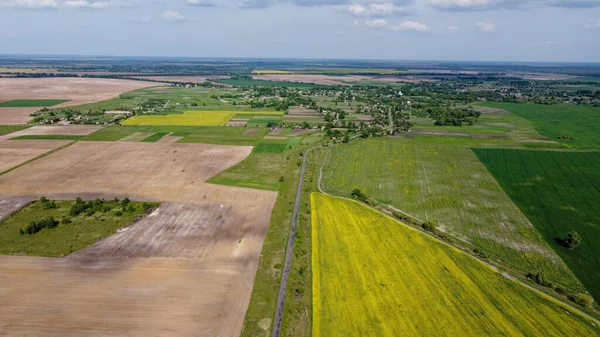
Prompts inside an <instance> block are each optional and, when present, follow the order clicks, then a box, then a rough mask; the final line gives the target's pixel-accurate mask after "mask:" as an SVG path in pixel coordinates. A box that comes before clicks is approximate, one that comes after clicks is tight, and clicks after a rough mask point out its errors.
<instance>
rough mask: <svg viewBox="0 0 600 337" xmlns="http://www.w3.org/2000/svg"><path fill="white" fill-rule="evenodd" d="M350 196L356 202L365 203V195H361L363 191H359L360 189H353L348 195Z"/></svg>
mask: <svg viewBox="0 0 600 337" xmlns="http://www.w3.org/2000/svg"><path fill="white" fill-rule="evenodd" d="M350 195H351V196H352V198H354V199H356V200H360V201H362V202H365V201H367V195H366V194H365V193H363V191H361V190H360V188H355V189H353V190H352V193H350Z"/></svg>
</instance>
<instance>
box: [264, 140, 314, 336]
mask: <svg viewBox="0 0 600 337" xmlns="http://www.w3.org/2000/svg"><path fill="white" fill-rule="evenodd" d="M317 147H318V146H317ZM317 147H312V148H310V149H308V150H307V151H306V152H305V153H304V157H302V169H301V170H300V180H298V191H297V192H296V202H295V203H294V213H293V214H292V224H291V226H290V236H289V237H288V243H287V249H286V251H285V264H284V266H283V274H282V275H281V285H280V287H279V297H278V298H277V307H276V309H275V319H274V320H273V332H272V334H271V336H272V337H279V336H280V335H281V323H282V319H283V308H284V305H285V294H286V291H287V286H288V278H289V275H290V266H291V264H292V254H293V252H294V237H295V236H296V224H297V223H298V210H299V208H300V200H301V199H302V183H303V182H304V172H305V171H306V160H307V158H308V154H309V152H310V151H312V150H313V149H315V148H317Z"/></svg>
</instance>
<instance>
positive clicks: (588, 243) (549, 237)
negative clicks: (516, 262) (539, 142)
mask: <svg viewBox="0 0 600 337" xmlns="http://www.w3.org/2000/svg"><path fill="white" fill-rule="evenodd" d="M475 153H476V154H477V156H478V157H479V158H480V159H481V161H482V162H483V163H484V164H485V165H486V167H487V168H488V169H489V170H490V172H491V173H492V174H493V175H494V176H495V177H496V179H497V180H498V181H499V182H500V184H501V185H502V187H503V188H504V189H505V191H506V192H507V193H508V195H509V196H510V197H511V198H512V199H513V200H514V202H515V203H516V204H517V205H518V206H519V208H520V209H521V210H522V211H523V213H525V215H527V217H528V218H529V220H530V221H531V222H532V223H533V225H534V226H535V228H537V230H538V231H540V233H542V235H543V236H544V238H545V239H546V241H547V242H548V243H549V244H550V245H551V246H552V248H554V250H555V251H556V252H557V253H558V255H560V256H561V257H562V259H563V260H564V261H565V262H566V263H567V265H568V266H569V267H570V269H571V270H572V271H573V272H574V273H575V275H576V276H577V277H578V278H579V279H580V280H581V281H582V282H583V284H584V285H585V286H586V287H587V289H588V290H589V291H590V293H591V294H592V295H593V296H594V298H595V299H596V301H598V302H600V227H599V224H600V213H598V211H599V210H600V172H599V171H598V167H600V152H563V151H523V150H496V149H476V150H475ZM569 231H577V232H578V233H579V234H580V235H581V236H582V237H583V240H582V243H581V245H580V246H579V247H576V248H575V249H567V248H565V247H563V246H561V245H560V244H558V243H557V242H556V240H557V239H562V238H564V237H565V236H566V235H567V233H568V232H569Z"/></svg>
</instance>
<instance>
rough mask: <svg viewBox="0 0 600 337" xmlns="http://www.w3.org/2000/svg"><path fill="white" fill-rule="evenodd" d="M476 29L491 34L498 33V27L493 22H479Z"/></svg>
mask: <svg viewBox="0 0 600 337" xmlns="http://www.w3.org/2000/svg"><path fill="white" fill-rule="evenodd" d="M475 28H477V29H478V30H480V31H482V32H485V33H491V32H495V31H496V25H495V24H493V23H491V22H477V24H476V25H475Z"/></svg>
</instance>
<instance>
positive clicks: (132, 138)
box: [118, 132, 155, 142]
mask: <svg viewBox="0 0 600 337" xmlns="http://www.w3.org/2000/svg"><path fill="white" fill-rule="evenodd" d="M153 134H155V132H134V133H132V134H130V135H129V136H127V137H123V138H121V139H119V140H118V141H119V142H141V141H142V140H144V139H146V138H148V137H150V136H152V135H153Z"/></svg>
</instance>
